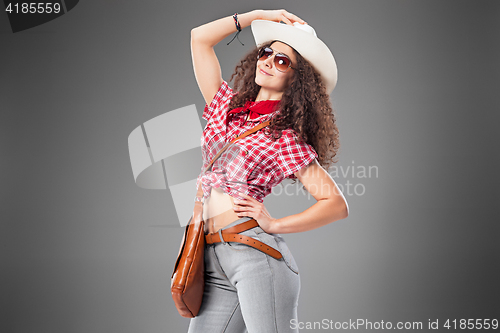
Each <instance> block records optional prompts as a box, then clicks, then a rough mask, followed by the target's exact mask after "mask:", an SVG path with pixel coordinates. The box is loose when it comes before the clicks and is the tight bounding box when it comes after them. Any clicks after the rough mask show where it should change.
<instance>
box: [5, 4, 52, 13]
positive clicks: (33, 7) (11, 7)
mask: <svg viewBox="0 0 500 333" xmlns="http://www.w3.org/2000/svg"><path fill="white" fill-rule="evenodd" d="M5 11H6V12H9V13H12V12H14V14H37V13H38V14H43V13H46V14H51V13H55V14H57V13H59V12H60V11H61V4H60V3H57V2H55V3H50V2H49V3H34V2H30V3H28V2H21V3H15V4H12V3H9V4H8V5H7V7H6V8H5Z"/></svg>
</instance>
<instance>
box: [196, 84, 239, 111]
mask: <svg viewBox="0 0 500 333" xmlns="http://www.w3.org/2000/svg"><path fill="white" fill-rule="evenodd" d="M233 95H234V94H233V89H231V87H229V85H228V84H227V82H226V81H224V80H223V81H222V84H221V86H220V87H219V90H218V91H217V93H216V94H215V96H214V98H213V99H212V102H211V103H210V105H208V104H206V105H205V109H204V110H203V115H202V117H203V119H205V120H209V119H210V118H211V117H212V116H214V115H217V116H219V117H220V116H221V113H222V112H224V111H225V110H226V109H227V105H228V104H229V102H230V101H231V98H232V97H233Z"/></svg>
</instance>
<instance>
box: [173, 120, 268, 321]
mask: <svg viewBox="0 0 500 333" xmlns="http://www.w3.org/2000/svg"><path fill="white" fill-rule="evenodd" d="M269 124H270V121H266V122H264V123H262V124H259V125H257V126H255V127H254V128H252V129H250V130H248V131H246V132H245V133H243V134H242V135H240V136H238V137H237V138H235V139H233V140H232V141H231V142H229V143H228V144H226V145H225V146H224V147H223V148H222V149H221V150H220V151H219V152H218V153H217V155H215V156H214V158H213V159H212V160H211V161H210V163H209V165H208V166H207V168H206V169H205V171H204V172H206V171H208V170H209V169H210V168H211V167H212V165H213V164H214V162H215V160H216V159H217V158H219V156H220V155H221V154H222V153H223V152H224V150H226V149H227V148H228V147H229V146H230V145H231V144H232V143H234V142H235V141H236V140H238V139H241V138H244V137H246V136H247V135H250V134H252V133H254V132H257V131H258V130H260V129H262V128H264V127H266V126H268V125H269ZM198 189H199V188H198ZM204 229H205V222H204V221H203V220H202V221H201V222H199V223H194V222H193V218H192V217H191V219H190V220H189V222H188V225H187V226H186V229H185V231H184V236H183V238H182V242H181V248H180V250H179V254H178V256H177V260H176V262H175V266H174V272H173V273H172V278H171V286H170V290H171V292H172V298H173V299H174V303H175V306H176V307H177V311H179V314H180V315H181V316H183V317H186V318H194V317H196V316H197V315H198V311H199V310H200V307H201V302H202V300H203V291H204V288H205V258H204V254H205V230H204Z"/></svg>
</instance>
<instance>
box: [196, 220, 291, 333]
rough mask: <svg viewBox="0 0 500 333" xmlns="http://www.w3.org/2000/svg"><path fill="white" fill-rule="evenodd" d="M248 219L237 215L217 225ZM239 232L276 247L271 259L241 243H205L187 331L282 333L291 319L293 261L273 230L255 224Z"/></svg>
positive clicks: (230, 225) (288, 326) (285, 330)
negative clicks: (200, 290) (199, 296)
mask: <svg viewBox="0 0 500 333" xmlns="http://www.w3.org/2000/svg"><path fill="white" fill-rule="evenodd" d="M247 220H249V218H241V219H239V220H237V221H234V222H233V223H231V224H229V225H228V226H226V227H224V228H223V229H226V228H230V227H232V226H235V225H237V224H240V223H242V222H245V221H247ZM240 234H242V235H246V236H250V237H253V238H255V239H257V240H260V241H261V242H263V243H266V244H267V245H270V246H272V247H273V248H275V249H276V250H278V251H280V252H281V254H282V255H283V258H281V259H279V260H277V259H274V258H273V257H271V256H269V255H267V254H265V253H263V252H261V251H259V250H257V249H255V248H253V247H250V246H248V245H245V244H241V243H234V242H230V243H225V244H224V243H215V244H210V245H205V292H204V294H203V303H202V305H201V308H200V312H199V313H198V316H196V317H195V318H192V319H191V321H190V323H189V331H188V332H189V333H201V332H203V333H205V332H210V333H223V332H224V333H245V332H248V333H278V332H279V333H285V332H298V330H292V329H291V328H290V321H291V320H292V319H295V320H297V306H298V300H299V292H300V277H299V271H298V268H297V264H296V263H295V260H294V259H293V256H292V254H291V253H290V251H289V250H288V246H287V245H286V243H285V241H284V239H283V238H282V237H281V236H280V235H279V234H268V233H266V232H264V231H263V230H262V229H261V228H260V227H255V228H252V229H249V230H246V231H244V232H242V233H240Z"/></svg>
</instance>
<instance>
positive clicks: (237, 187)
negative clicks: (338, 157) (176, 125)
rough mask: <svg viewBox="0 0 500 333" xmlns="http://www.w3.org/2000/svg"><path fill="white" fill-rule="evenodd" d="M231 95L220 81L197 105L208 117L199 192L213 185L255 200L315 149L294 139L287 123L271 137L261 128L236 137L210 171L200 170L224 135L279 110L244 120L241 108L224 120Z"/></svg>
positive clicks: (239, 131) (229, 135)
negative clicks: (211, 94)
mask: <svg viewBox="0 0 500 333" xmlns="http://www.w3.org/2000/svg"><path fill="white" fill-rule="evenodd" d="M234 95H235V93H233V90H232V89H231V88H230V87H229V86H228V84H227V82H225V81H223V83H222V85H221V86H220V88H219V91H218V92H217V94H216V95H215V97H214V98H213V100H212V102H211V103H210V105H206V106H205V109H204V110H203V119H205V120H207V121H208V123H207V125H206V126H205V129H204V131H203V135H202V137H201V147H202V157H203V167H202V169H201V171H202V173H201V174H200V175H199V176H198V179H197V182H196V187H197V188H198V186H199V184H200V182H201V185H202V189H203V194H204V196H205V198H206V197H208V196H210V192H211V189H212V186H213V187H220V188H222V189H223V190H224V192H225V193H227V194H229V195H231V196H232V197H236V198H239V196H238V192H242V193H245V194H248V195H250V196H252V197H253V198H255V199H257V200H258V201H259V202H262V201H263V199H264V197H266V196H267V195H269V194H270V193H271V189H272V188H273V187H274V186H276V185H278V184H279V183H281V182H282V181H283V180H284V179H285V178H296V177H295V175H294V173H295V172H297V171H299V170H300V169H302V168H303V167H305V166H306V165H308V164H309V163H311V162H312V161H313V160H314V159H315V158H317V157H318V154H317V153H316V151H315V150H314V148H313V147H312V146H310V145H308V144H306V143H304V142H302V143H296V142H295V139H296V138H297V134H296V133H295V131H293V130H292V129H287V130H284V131H283V132H282V136H281V138H279V139H277V140H275V141H273V139H272V138H271V137H270V135H267V134H265V133H264V129H262V130H260V131H258V132H256V133H253V134H250V135H249V136H247V137H246V138H243V139H239V140H237V141H236V142H235V143H233V144H232V145H231V146H229V148H228V149H227V150H226V151H225V152H224V153H223V154H222V155H221V156H220V157H219V158H218V159H217V160H216V161H215V163H214V164H213V165H212V169H211V171H207V172H206V173H205V174H203V170H205V168H206V167H207V166H208V164H209V163H210V161H211V160H212V158H213V157H214V156H215V155H216V154H217V152H218V151H219V150H220V149H221V148H222V147H223V146H224V145H225V144H226V143H227V142H229V141H231V140H233V139H234V138H236V137H237V136H239V135H241V134H243V133H244V132H246V131H247V130H249V129H251V128H253V127H255V126H256V125H258V124H260V123H262V122H264V121H266V120H269V119H271V118H272V117H273V116H275V115H276V114H278V113H279V110H278V111H276V112H272V113H270V114H264V115H260V116H259V117H257V118H255V119H253V120H248V121H246V119H247V116H248V112H247V111H244V112H241V113H238V114H235V115H234V116H233V117H230V118H229V120H228V123H227V126H226V119H227V112H228V109H229V102H230V101H231V98H232V97H233V96H234Z"/></svg>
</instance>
